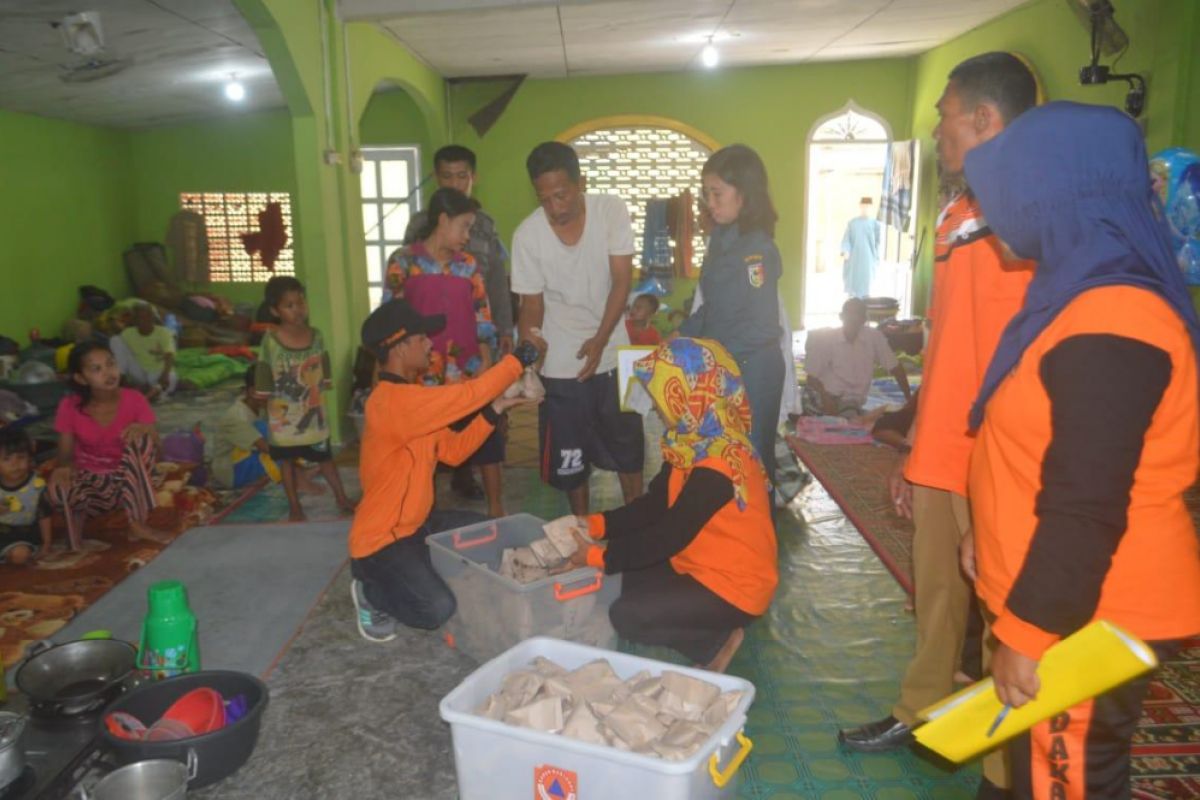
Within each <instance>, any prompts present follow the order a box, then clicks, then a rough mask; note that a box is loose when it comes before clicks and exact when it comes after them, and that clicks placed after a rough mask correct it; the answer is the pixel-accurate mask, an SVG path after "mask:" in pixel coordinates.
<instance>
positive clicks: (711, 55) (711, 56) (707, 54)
mask: <svg viewBox="0 0 1200 800" xmlns="http://www.w3.org/2000/svg"><path fill="white" fill-rule="evenodd" d="M720 60H721V54H720V53H718V52H717V48H716V46H715V45H714V44H713V43H712V42H709V43H708V44H706V45H704V49H703V50H701V51H700V62H701V63H702V64H704V66H706V67H708V68H709V69H712V68H713V67H715V66H716V65H717V63H718V62H720Z"/></svg>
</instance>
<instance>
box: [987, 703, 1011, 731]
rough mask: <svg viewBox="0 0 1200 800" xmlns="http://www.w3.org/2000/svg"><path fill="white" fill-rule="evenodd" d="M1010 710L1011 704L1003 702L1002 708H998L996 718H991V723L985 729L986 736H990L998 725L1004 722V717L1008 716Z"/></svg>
mask: <svg viewBox="0 0 1200 800" xmlns="http://www.w3.org/2000/svg"><path fill="white" fill-rule="evenodd" d="M1011 710H1012V706H1010V705H1008V704H1007V703H1005V705H1004V708H1002V709H1000V713H999V714H997V715H996V719H994V720H992V725H991V727H990V728H988V729H987V736H988V738H989V739H990V738H992V734H993V733H995V732H996V729H997V728H999V727H1000V723H1001V722H1004V718H1005V717H1007V716H1008V712H1009V711H1011Z"/></svg>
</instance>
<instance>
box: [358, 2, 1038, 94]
mask: <svg viewBox="0 0 1200 800" xmlns="http://www.w3.org/2000/svg"><path fill="white" fill-rule="evenodd" d="M1025 2H1027V0H559V1H558V2H548V1H547V0H338V6H339V13H340V14H341V15H342V18H343V19H347V20H370V21H375V22H377V23H378V24H379V25H380V26H381V27H382V28H383V29H384V30H386V31H387V32H389V33H390V34H392V35H393V36H394V37H396V38H397V39H398V40H400V41H401V42H402V43H403V44H404V45H405V46H407V47H408V48H409V49H411V50H412V51H414V52H415V53H417V54H418V55H419V56H420V57H421V58H423V59H424V60H425V61H427V62H428V63H429V64H431V65H432V66H433V67H434V68H435V69H437V70H438V71H439V72H441V73H442V74H443V75H445V76H447V77H452V78H453V77H468V76H485V75H505V74H517V73H523V74H529V75H532V76H534V77H563V76H567V75H587V74H602V73H630V72H651V71H667V70H684V69H693V68H697V67H698V63H699V56H700V51H701V50H702V49H703V47H704V45H705V43H706V42H707V41H708V39H709V37H712V39H713V41H714V42H715V43H716V45H717V47H718V49H719V50H720V54H721V63H722V65H724V66H750V65H758V64H782V63H799V62H805V61H832V60H838V59H851V58H878V57H882V56H905V55H912V54H914V53H921V52H924V51H925V50H928V49H930V48H931V47H935V46H936V45H938V44H941V43H942V42H945V41H947V40H949V39H952V38H954V37H955V36H957V35H959V34H961V33H964V32H966V31H968V30H971V29H972V28H975V27H977V26H979V25H981V24H983V23H984V22H987V21H988V20H990V19H993V18H995V17H997V16H999V15H1001V14H1003V13H1005V12H1006V11H1009V10H1011V9H1013V8H1016V7H1017V6H1019V5H1022V4H1023V3H1025Z"/></svg>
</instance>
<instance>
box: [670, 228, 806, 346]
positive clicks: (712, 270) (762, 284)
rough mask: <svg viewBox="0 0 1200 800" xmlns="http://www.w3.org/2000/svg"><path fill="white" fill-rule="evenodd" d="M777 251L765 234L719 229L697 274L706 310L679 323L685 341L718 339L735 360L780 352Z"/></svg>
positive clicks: (781, 270)
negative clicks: (764, 351) (773, 350)
mask: <svg viewBox="0 0 1200 800" xmlns="http://www.w3.org/2000/svg"><path fill="white" fill-rule="evenodd" d="M782 272H783V266H782V262H781V260H780V258H779V249H778V248H776V247H775V242H774V241H772V239H771V237H770V236H768V235H767V234H766V233H764V232H763V231H751V232H750V233H745V234H743V233H741V232H740V231H739V230H738V226H737V223H736V222H735V223H733V224H731V225H720V226H718V227H717V228H716V230H714V231H713V233H712V237H711V238H710V239H709V242H708V252H707V253H706V254H705V256H704V264H703V266H702V267H701V268H700V291H701V293H702V294H703V296H704V304H703V305H702V306H700V308H698V309H697V310H696V311H695V313H693V314H692V315H691V316H690V317H688V318H687V319H686V320H684V321H683V325H681V326H680V328H679V332H680V334H681V335H683V336H692V337H700V338H704V339H716V340H717V341H718V342H720V343H721V344H722V345H724V346H725V349H726V350H728V351H729V352H730V354H731V355H733V357H734V358H738V359H741V358H744V357H746V356H748V355H750V354H752V353H755V352H757V351H758V350H760V349H762V348H763V347H778V346H779V336H780V333H781V329H780V327H779V276H780V275H781V274H782Z"/></svg>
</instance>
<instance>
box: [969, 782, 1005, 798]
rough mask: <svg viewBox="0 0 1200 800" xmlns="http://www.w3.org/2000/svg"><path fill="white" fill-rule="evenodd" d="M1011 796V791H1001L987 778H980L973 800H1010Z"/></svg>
mask: <svg viewBox="0 0 1200 800" xmlns="http://www.w3.org/2000/svg"><path fill="white" fill-rule="evenodd" d="M1012 796H1013V793H1012V789H1001V788H1000V787H999V786H997V785H996V784H994V783H992V782H991V781H989V780H988V779H987V778H980V779H979V791H978V792H976V793H975V800H1012Z"/></svg>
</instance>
